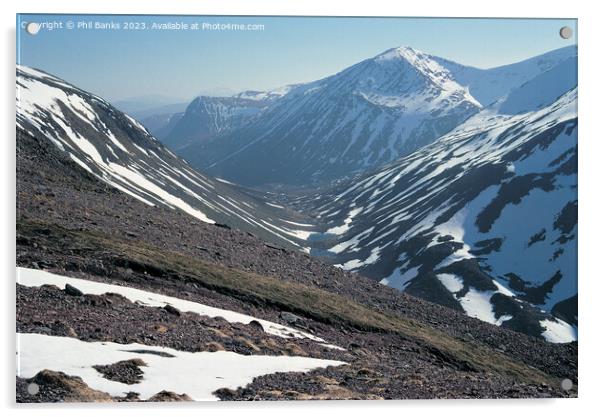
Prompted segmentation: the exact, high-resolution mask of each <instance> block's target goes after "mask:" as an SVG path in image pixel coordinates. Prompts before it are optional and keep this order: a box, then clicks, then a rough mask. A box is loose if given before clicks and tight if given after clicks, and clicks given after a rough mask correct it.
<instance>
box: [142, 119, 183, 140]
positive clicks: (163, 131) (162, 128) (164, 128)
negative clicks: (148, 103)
mask: <svg viewBox="0 0 602 417" xmlns="http://www.w3.org/2000/svg"><path fill="white" fill-rule="evenodd" d="M182 116H184V112H176V113H161V112H159V113H155V114H152V115H150V116H147V117H144V118H142V119H140V123H141V124H142V125H143V126H144V127H145V128H146V129H148V131H149V133H150V134H151V135H153V136H154V137H156V138H157V139H159V140H160V141H163V140H165V138H166V137H167V136H169V134H170V133H171V131H172V130H173V128H174V127H175V126H176V124H177V123H178V122H179V121H180V119H181V118H182Z"/></svg>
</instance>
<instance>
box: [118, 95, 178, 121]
mask: <svg viewBox="0 0 602 417" xmlns="http://www.w3.org/2000/svg"><path fill="white" fill-rule="evenodd" d="M111 104H112V105H113V106H114V107H116V108H117V109H118V110H121V111H122V112H124V113H127V114H129V115H130V116H132V117H134V118H136V119H137V120H140V119H143V118H145V117H148V116H151V115H153V114H166V113H177V112H182V111H184V109H186V104H187V103H186V102H185V100H183V99H181V98H176V97H166V96H162V95H156V94H155V95H146V96H140V97H132V98H129V99H124V100H115V101H113V102H111Z"/></svg>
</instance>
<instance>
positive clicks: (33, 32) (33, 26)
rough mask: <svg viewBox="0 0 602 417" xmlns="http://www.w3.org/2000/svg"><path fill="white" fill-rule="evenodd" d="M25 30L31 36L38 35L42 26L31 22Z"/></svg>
mask: <svg viewBox="0 0 602 417" xmlns="http://www.w3.org/2000/svg"><path fill="white" fill-rule="evenodd" d="M25 30H26V31H27V33H29V34H30V35H36V34H37V33H38V32H39V31H40V24H39V23H36V22H29V23H28V24H27V26H25Z"/></svg>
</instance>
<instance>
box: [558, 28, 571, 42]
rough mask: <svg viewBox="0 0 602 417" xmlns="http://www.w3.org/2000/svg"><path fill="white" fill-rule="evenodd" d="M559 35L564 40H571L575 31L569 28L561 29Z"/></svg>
mask: <svg viewBox="0 0 602 417" xmlns="http://www.w3.org/2000/svg"><path fill="white" fill-rule="evenodd" d="M559 33H560V37H561V38H562V39H571V38H572V37H573V29H571V28H570V27H568V26H563V27H561V28H560V32H559Z"/></svg>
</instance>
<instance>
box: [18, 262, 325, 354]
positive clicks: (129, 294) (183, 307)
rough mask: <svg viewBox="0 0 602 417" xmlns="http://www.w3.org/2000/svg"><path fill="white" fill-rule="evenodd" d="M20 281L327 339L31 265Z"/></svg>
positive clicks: (287, 335)
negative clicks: (255, 322)
mask: <svg viewBox="0 0 602 417" xmlns="http://www.w3.org/2000/svg"><path fill="white" fill-rule="evenodd" d="M17 283H18V284H21V285H24V286H27V287H40V286H42V285H46V284H48V285H56V286H57V287H59V288H65V284H70V285H73V286H74V287H76V288H77V289H79V290H80V291H82V292H83V293H84V294H96V295H100V294H105V293H115V294H120V295H122V296H123V297H125V298H127V299H128V300H130V301H131V302H133V303H136V302H137V303H141V304H143V305H145V306H149V307H165V306H166V305H171V306H173V307H175V308H177V309H179V310H180V311H189V312H193V313H197V314H200V315H203V316H209V317H222V318H223V319H225V320H227V321H229V322H231V323H244V324H248V323H250V322H251V321H252V320H256V321H258V322H259V323H261V325H262V326H263V329H264V330H265V332H266V333H269V334H272V335H274V336H279V337H283V338H290V337H296V338H307V339H311V340H313V341H316V342H324V340H323V339H321V338H319V337H317V336H314V335H312V334H309V333H306V332H302V331H300V330H297V329H293V328H291V327H287V326H283V325H281V324H278V323H274V322H271V321H267V320H263V319H260V318H257V317H253V316H249V315H246V314H242V313H237V312H235V311H231V310H224V309H221V308H216V307H210V306H208V305H205V304H201V303H196V302H193V301H188V300H183V299H180V298H175V297H169V296H166V295H162V294H158V293H153V292H149V291H144V290H139V289H136V288H130V287H124V286H121V285H113V284H106V283H102V282H96V281H89V280H85V279H79V278H70V277H65V276H62V275H56V274H52V273H50V272H47V271H43V270H39V269H30V268H20V267H18V268H17Z"/></svg>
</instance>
